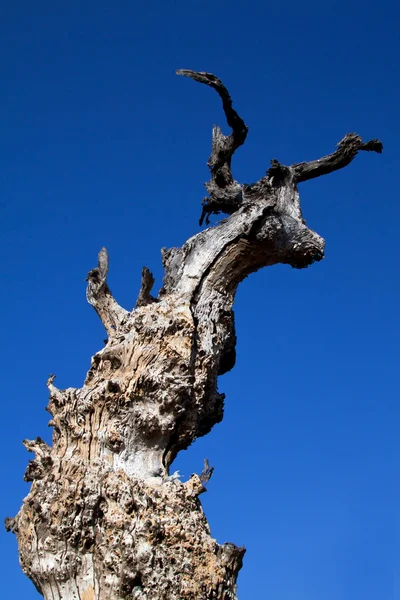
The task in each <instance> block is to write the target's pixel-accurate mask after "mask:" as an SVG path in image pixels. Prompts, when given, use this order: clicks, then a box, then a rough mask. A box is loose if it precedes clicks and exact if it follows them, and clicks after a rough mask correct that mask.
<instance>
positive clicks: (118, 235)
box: [0, 0, 400, 600]
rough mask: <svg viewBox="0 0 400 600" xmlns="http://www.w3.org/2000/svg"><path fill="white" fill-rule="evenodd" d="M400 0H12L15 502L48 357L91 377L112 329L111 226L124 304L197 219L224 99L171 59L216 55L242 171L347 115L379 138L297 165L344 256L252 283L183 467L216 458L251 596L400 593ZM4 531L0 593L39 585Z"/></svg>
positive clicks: (328, 599)
mask: <svg viewBox="0 0 400 600" xmlns="http://www.w3.org/2000/svg"><path fill="white" fill-rule="evenodd" d="M399 17H400V10H399V7H398V4H397V3H395V2H394V1H390V0H389V1H388V0H381V1H380V2H372V3H371V7H367V3H366V2H356V1H354V0H350V1H349V0H346V1H343V0H338V1H332V0H327V1H326V2H314V1H312V2H310V1H306V2H298V1H293V0H289V1H287V2H285V3H280V2H268V1H265V0H264V1H256V0H248V1H247V2H239V1H238V0H232V1H231V2H229V3H228V2H218V1H217V2H216V1H215V0H214V1H213V2H209V1H208V0H202V1H201V2H200V1H199V2H197V1H196V2H193V1H190V0H186V1H183V0H176V1H174V2H161V1H159V0H157V1H151V0H150V1H147V2H140V3H139V2H135V1H133V0H131V1H128V0H125V1H118V0H114V2H104V1H103V0H97V1H96V2H92V1H90V2H86V1H84V0H81V1H80V2H77V1H76V0H72V1H70V2H60V1H58V0H56V1H54V0H53V1H52V2H49V1H41V0H39V2H30V1H29V2H28V1H27V0H21V1H18V0H16V1H15V2H2V4H1V7H0V53H1V57H2V59H1V66H0V78H1V82H2V93H1V98H0V105H1V121H2V133H1V144H0V154H1V174H0V186H1V196H0V203H1V241H0V243H1V255H2V275H1V280H2V285H3V291H2V294H1V314H2V315H3V335H4V338H3V343H2V360H1V362H2V369H3V377H2V385H1V388H2V389H1V396H2V407H3V408H2V410H3V417H2V456H3V461H2V476H1V480H2V486H3V490H2V493H1V495H0V508H1V510H0V514H1V515H2V517H5V516H6V515H10V516H13V515H14V514H15V513H16V512H17V511H18V509H19V506H20V504H21V500H22V498H23V497H24V496H25V495H26V494H27V493H28V490H29V484H27V483H24V482H23V480H22V477H23V473H24V470H25V467H26V464H27V461H28V459H29V455H28V453H27V452H26V450H25V449H24V448H23V447H22V444H21V440H22V439H23V438H34V437H36V436H37V435H40V436H42V437H43V438H45V439H46V440H49V439H50V433H51V432H50V430H49V429H47V421H48V417H49V416H48V414H47V413H45V412H44V407H45V405H46V404H47V390H46V387H45V382H46V379H47V376H48V374H49V373H50V372H54V373H56V374H57V384H58V386H59V387H68V386H77V387H80V386H81V385H82V382H83V379H84V376H85V373H86V371H87V369H88V367H89V364H90V357H91V355H92V354H94V353H95V352H96V351H97V350H98V349H99V348H101V347H102V346H103V342H102V340H103V339H104V332H103V329H102V326H101V323H100V321H99V320H98V318H97V316H96V314H95V312H94V311H93V309H92V308H91V307H90V306H89V305H88V304H87V303H86V300H85V281H84V279H85V276H86V273H87V271H88V270H89V269H90V268H92V267H94V266H95V264H96V255H97V252H98V250H99V249H100V248H101V246H102V245H105V246H107V248H108V250H109V253H110V261H111V265H110V269H111V270H110V276H109V282H110V286H111V288H112V290H113V293H114V295H115V296H116V298H117V299H118V301H119V302H120V303H121V304H122V305H124V306H125V307H126V308H129V307H132V306H133V305H134V302H135V300H136V297H137V293H138V289H139V284H140V271H141V267H142V266H143V265H144V264H145V265H147V266H149V267H150V268H151V269H152V270H153V271H154V273H155V275H156V276H157V284H160V282H161V277H162V270H161V260H160V248H161V247H162V246H168V247H169V246H173V245H180V244H182V243H183V242H184V241H185V239H186V238H187V237H189V236H191V235H193V234H194V233H196V232H197V231H198V230H199V228H198V225H197V221H198V217H199V214H200V202H201V198H202V197H203V195H204V189H203V182H204V181H205V180H207V179H208V171H207V167H206V161H207V158H208V155H209V151H210V141H211V127H212V125H213V124H214V123H218V124H221V125H223V126H225V123H224V118H223V113H222V110H221V107H220V102H219V99H218V98H217V96H216V94H215V93H214V92H213V91H212V90H210V89H208V88H206V87H204V86H200V85H199V84H196V83H194V82H192V81H190V80H186V79H184V78H178V77H176V76H174V71H175V69H177V68H189V69H195V70H208V71H212V72H214V73H216V74H217V75H218V76H220V77H221V78H222V79H223V81H224V83H225V84H226V85H227V87H228V88H229V90H230V92H231V94H232V96H233V99H234V104H235V107H236V108H237V110H238V112H239V113H240V115H241V116H242V117H243V118H244V119H245V121H246V123H247V124H248V126H249V128H250V131H249V136H248V139H247V142H246V144H245V146H244V147H242V148H241V149H240V150H239V151H238V152H237V154H236V155H235V158H234V164H233V171H234V175H235V177H236V178H237V179H239V180H240V181H244V182H251V181H255V180H257V179H258V178H259V177H261V176H262V175H263V174H264V172H265V170H266V169H267V167H268V164H269V160H270V159H271V158H274V157H276V158H278V159H279V160H280V161H281V162H283V163H286V164H290V163H292V162H299V161H302V160H307V159H313V158H318V157H320V156H322V155H323V154H326V153H329V152H330V151H332V150H333V149H334V147H335V144H336V143H337V142H338V141H339V140H340V139H341V138H342V137H343V135H344V134H346V133H348V132H350V131H356V132H357V133H359V134H360V135H362V136H363V137H364V138H365V139H366V140H367V139H369V138H373V137H379V138H380V139H381V140H382V141H383V143H384V154H383V155H382V156H378V155H376V154H367V153H363V154H362V155H360V156H359V157H358V158H357V159H356V161H355V162H354V163H353V164H352V165H350V167H348V168H347V169H345V170H343V171H340V172H338V173H335V174H333V175H329V176H327V177H324V178H321V179H318V180H315V181H310V182H308V183H305V184H302V185H301V190H300V191H301V197H302V206H303V210H304V216H305V218H306V219H307V222H308V224H309V226H310V227H312V228H313V229H315V230H316V231H318V233H320V234H321V235H322V236H324V237H325V238H326V240H327V245H326V259H325V260H324V261H322V262H321V263H319V264H316V265H314V266H313V267H312V268H310V269H308V270H304V271H295V270H292V269H291V268H290V267H288V266H278V267H272V268H268V269H265V270H263V271H261V272H259V273H257V274H256V275H253V276H251V277H250V278H249V279H247V280H246V281H245V282H244V283H243V284H242V285H241V287H240V289H239V293H238V296H237V300H236V304H235V310H236V321H237V333H238V346H237V350H238V360H237V365H236V367H235V369H234V370H233V371H232V372H231V373H229V374H227V375H225V376H223V377H222V378H221V379H220V390H221V391H224V392H225V393H226V395H227V399H226V412H225V418H224V421H223V422H222V423H221V424H219V425H217V426H216V427H215V428H214V430H213V431H212V433H211V434H209V435H208V436H207V437H205V438H203V439H201V440H199V441H198V442H196V443H195V444H194V446H193V447H192V448H191V449H189V450H188V451H187V452H184V453H182V454H181V455H180V456H179V457H178V459H177V461H176V468H177V469H180V471H181V473H182V474H183V476H184V477H185V478H187V477H188V476H189V475H190V474H191V473H192V472H194V471H198V472H199V471H200V470H201V468H202V461H203V458H204V457H205V456H207V457H209V459H210V462H211V464H213V465H215V473H214V476H213V478H212V480H211V482H210V484H209V491H208V493H207V494H205V495H204V496H203V505H204V508H205V511H206V514H207V516H208V518H209V520H210V523H211V527H212V533H213V535H214V536H215V537H216V538H217V539H218V541H219V542H221V543H222V542H224V541H232V542H235V543H236V544H238V545H242V544H243V545H245V546H246V547H247V550H248V551H247V554H246V556H245V561H244V567H243V570H242V572H241V575H240V578H239V598H240V600H253V599H254V598H259V599H264V598H265V599H273V600H321V599H323V600H338V599H339V598H340V600H395V599H396V600H397V599H399V598H400V578H399V556H400V552H399V506H400V487H399V463H400V456H399V454H400V453H399V445H398V430H399V407H398V398H399V391H398V390H399V372H398V364H399V333H400V331H399V329H400V327H399V316H398V311H399V233H398V232H399V226H398V224H399V219H400V209H399V183H398V169H399V162H400V155H399V151H398V146H399V134H400V131H399V70H398V69H399V59H400V56H399V55H400V52H399V48H400V45H399V41H398V28H399V25H398V24H399ZM396 367H397V368H396ZM0 542H1V546H0V557H1V561H0V562H1V565H2V568H3V569H4V571H3V575H2V578H1V582H0V595H1V597H2V598H4V599H5V600H9V599H10V600H13V599H15V598H24V600H34V599H35V598H38V597H39V596H38V594H37V592H36V591H35V589H34V587H33V585H32V584H31V583H30V582H29V580H28V579H27V578H25V577H24V576H23V575H22V573H21V571H20V567H19V564H18V560H17V551H16V543H15V539H14V538H13V536H12V535H11V534H6V533H5V532H4V531H2V532H0Z"/></svg>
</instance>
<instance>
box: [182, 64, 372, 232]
mask: <svg viewBox="0 0 400 600" xmlns="http://www.w3.org/2000/svg"><path fill="white" fill-rule="evenodd" d="M177 74H178V75H184V76H185V77H190V78H191V79H194V80H195V81H198V82H200V83H204V84H206V85H208V86H210V87H212V88H214V89H215V90H216V91H217V93H218V94H219V96H220V97H221V99H222V106H223V109H224V112H225V116H226V120H227V123H228V125H229V126H230V127H231V128H232V133H231V134H230V135H229V136H225V135H223V133H222V132H221V129H220V128H219V127H214V128H213V141H212V152H211V156H210V158H209V161H208V166H209V168H210V172H211V180H210V181H209V182H208V183H206V184H205V185H206V188H207V191H208V193H209V195H210V197H209V198H204V199H203V211H202V214H201V217H200V225H202V223H203V220H204V218H205V220H206V223H207V224H208V223H209V215H210V214H212V213H214V214H219V213H220V212H223V213H226V214H229V215H231V214H232V213H234V212H235V211H236V210H238V209H239V208H240V206H242V205H243V202H246V200H247V198H248V197H249V194H250V192H251V191H254V190H255V191H256V192H257V194H258V195H259V193H260V190H261V189H262V188H263V189H264V191H265V192H267V191H268V190H267V188H268V187H269V186H273V187H276V186H281V185H282V184H283V183H284V182H285V181H286V182H289V180H290V181H291V182H292V183H293V184H295V185H296V184H297V183H301V182H302V181H307V180H308V179H314V178H315V177H320V176H321V175H327V174H328V173H332V172H333V171H337V170H338V169H342V168H343V167H346V166H347V165H348V164H350V163H351V161H352V160H353V159H354V158H355V157H356V156H357V154H358V152H359V151H367V152H377V153H379V154H380V153H381V152H382V149H383V145H382V142H380V141H379V140H377V139H373V140H370V141H369V142H366V143H364V142H363V141H362V139H361V137H360V136H359V135H357V134H355V133H349V134H347V135H346V136H345V137H344V138H343V139H342V141H341V142H339V144H338V148H337V150H336V151H335V152H333V153H332V154H328V155H327V156H324V157H322V158H320V159H318V160H313V161H310V162H303V163H298V164H294V165H292V166H291V167H287V166H285V165H282V164H281V163H279V162H278V161H277V160H276V159H273V160H272V161H271V167H270V168H269V170H268V171H267V176H266V177H263V178H261V179H260V180H259V181H258V182H256V183H254V184H251V185H250V186H248V185H246V186H243V185H241V184H240V183H239V182H237V181H235V180H234V179H233V176H232V172H231V160H232V156H233V154H234V152H235V150H236V149H237V148H238V147H239V146H241V145H242V144H243V143H244V141H245V139H246V137H247V132H248V128H247V126H246V125H245V123H244V121H243V119H242V118H241V117H239V115H238V114H237V112H236V111H235V110H234V109H233V107H232V99H231V97H230V95H229V92H228V90H227V89H226V87H225V86H224V85H223V83H222V81H221V80H220V79H219V78H218V77H216V76H215V75H213V74H212V73H204V72H197V71H190V70H188V69H180V70H179V71H177ZM265 184H267V186H266V187H265ZM244 191H245V195H246V200H245V198H244V193H243V192H244Z"/></svg>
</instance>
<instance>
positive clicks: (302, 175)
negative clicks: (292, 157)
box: [291, 133, 383, 183]
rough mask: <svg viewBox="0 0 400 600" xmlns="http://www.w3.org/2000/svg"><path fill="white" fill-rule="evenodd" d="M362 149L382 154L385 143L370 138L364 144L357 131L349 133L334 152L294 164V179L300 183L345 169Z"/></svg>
mask: <svg viewBox="0 0 400 600" xmlns="http://www.w3.org/2000/svg"><path fill="white" fill-rule="evenodd" d="M362 150H364V151H367V152H377V153H378V154H381V152H382V150H383V144H382V142H380V141H379V140H377V139H374V140H370V141H369V142H366V143H365V144H364V143H363V141H362V139H361V137H360V136H359V135H357V134H356V133H348V134H347V135H345V136H344V138H343V139H342V140H341V141H340V142H339V144H338V147H337V150H336V151H335V152H333V153H332V154H328V155H327V156H323V157H322V158H319V159H318V160H312V161H310V162H303V163H299V164H294V165H292V167H291V168H292V169H293V172H294V179H295V181H296V183H300V182H302V181H307V180H308V179H314V178H315V177H320V176H321V175H327V174H328V173H332V172H333V171H337V170H339V169H343V167H347V165H349V164H350V163H351V161H352V160H354V158H355V157H356V156H357V154H358V152H359V151H362Z"/></svg>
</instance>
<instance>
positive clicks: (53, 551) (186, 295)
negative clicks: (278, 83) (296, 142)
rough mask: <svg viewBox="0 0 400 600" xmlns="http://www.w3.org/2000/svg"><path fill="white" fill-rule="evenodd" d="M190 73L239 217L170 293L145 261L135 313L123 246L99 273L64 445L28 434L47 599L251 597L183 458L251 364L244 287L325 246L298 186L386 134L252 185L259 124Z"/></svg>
mask: <svg viewBox="0 0 400 600" xmlns="http://www.w3.org/2000/svg"><path fill="white" fill-rule="evenodd" d="M178 73H179V74H181V75H185V76H188V77H190V78H192V79H195V80H196V81H199V82H201V83H205V84H206V85H208V86H211V87H212V88H214V89H215V90H216V91H217V92H218V94H219V95H220V97H221V98H222V102H223V108H224V112H225V115H226V118H227V122H228V125H229V126H230V127H231V129H232V133H231V134H230V135H229V136H224V135H223V134H222V132H221V130H220V129H219V128H214V130H213V146H212V154H211V157H210V160H209V163H208V164H209V167H210V171H211V180H210V182H209V183H208V184H207V190H208V192H209V198H207V199H206V200H205V201H204V203H203V213H202V220H203V218H206V219H208V217H209V215H210V214H211V213H219V212H225V213H228V214H229V215H230V216H229V218H227V219H225V220H223V221H221V222H219V223H218V224H217V225H216V226H214V227H210V228H208V229H206V230H204V231H201V232H200V233H198V234H197V235H195V236H194V237H192V238H190V239H189V240H188V241H187V242H186V243H185V244H184V245H183V246H182V248H172V249H170V250H163V264H164V268H165V278H164V286H163V288H162V289H161V290H160V292H159V294H158V296H157V297H153V296H152V295H151V294H150V292H151V289H152V286H153V284H154V279H153V276H152V275H151V273H150V271H149V270H148V269H147V268H146V267H144V269H143V273H142V284H141V289H140V294H139V298H138V301H137V304H136V308H135V309H134V310H132V311H128V310H125V309H123V308H122V307H121V306H119V304H118V303H117V301H116V300H115V299H114V298H113V296H112V294H111V291H110V289H109V287H108V285H107V272H108V254H107V251H106V250H105V249H104V248H103V249H102V250H101V251H100V253H99V257H98V266H97V267H96V268H94V269H93V270H92V271H90V273H89V275H88V288H87V298H88V301H89V302H90V304H91V305H92V306H93V307H94V308H95V310H96V312H97V314H98V315H99V317H100V319H101V320H102V322H103V324H104V327H105V329H106V331H107V334H108V340H107V343H106V346H105V347H104V348H102V349H101V350H100V351H99V352H97V354H95V355H94V356H93V358H92V362H91V367H90V369H89V371H88V373H87V376H86V380H85V382H84V385H83V387H82V388H80V389H75V388H68V389H66V390H58V389H57V388H56V387H55V385H54V376H50V378H49V380H48V388H49V392H50V402H49V405H48V410H49V412H50V413H51V415H52V420H51V422H50V423H51V425H52V426H53V445H52V447H49V446H47V444H45V443H44V442H43V441H42V440H40V438H38V439H37V440H35V441H27V440H26V441H25V442H24V443H25V446H26V447H27V449H28V450H29V451H31V452H34V454H35V457H34V459H33V460H31V461H30V463H29V466H28V469H27V472H26V475H25V478H26V479H27V480H28V481H31V482H32V487H31V490H30V492H29V494H28V496H27V497H26V498H25V499H24V502H23V505H22V508H21V510H20V512H19V513H18V515H17V516H16V517H15V518H14V519H8V520H7V521H6V527H7V528H8V529H9V530H11V531H13V532H15V533H16V534H17V537H18V543H19V551H20V559H21V564H22V567H23V569H24V571H25V573H26V574H27V575H28V576H29V577H30V578H31V579H32V581H33V582H34V583H35V585H36V587H37V589H38V590H39V592H40V593H41V594H43V596H44V597H45V598H46V600H72V599H75V600H106V599H107V600H120V599H122V598H136V599H141V600H202V599H203V600H209V599H216V600H227V599H235V598H236V578H237V575H238V572H239V570H240V567H241V565H242V558H243V555H244V549H243V548H237V547H236V546H235V545H233V544H230V543H227V544H223V545H220V544H218V543H217V542H216V541H215V540H214V539H213V538H212V537H211V535H210V531H209V527H208V524H207V521H206V518H205V516H204V514H203V511H202V508H201V504H200V501H199V498H198V496H199V495H200V494H201V493H202V492H204V491H205V487H204V486H205V484H206V483H207V482H208V480H209V478H210V477H211V474H212V468H210V466H209V464H208V461H206V462H205V465H204V470H203V472H202V474H201V475H200V477H199V476H198V475H192V477H191V478H190V479H189V480H188V481H187V482H181V481H180V480H179V478H178V477H177V476H176V475H170V474H169V469H170V466H171V463H172V461H173V460H174V458H175V457H176V455H177V453H178V452H179V451H180V450H182V449H184V448H187V447H188V446H189V445H190V444H191V443H192V442H193V440H195V439H196V438H198V437H200V436H203V435H205V434H206V433H208V432H209V431H210V430H211V428H212V427H213V426H214V424H215V423H217V422H218V421H220V420H221V419H222V416H223V403H224V395H223V394H220V393H219V392H218V387H217V378H218V375H220V374H222V373H225V372H226V371H229V370H230V369H231V368H232V367H233V366H234V364H235V345H236V336H235V326H234V315H233V311H232V305H233V300H234V295H235V292H236V288H237V286H238V284H239V283H240V281H241V280H242V279H243V278H244V277H246V276H247V275H248V274H250V273H252V272H253V271H256V270H257V269H259V268H261V267H265V266H269V265H273V264H276V263H285V264H288V265H291V266H292V267H294V268H304V267H308V266H309V265H311V264H312V263H313V262H315V261H319V260H321V259H322V258H323V254H324V240H323V239H322V238H321V237H320V236H319V235H318V234H317V233H315V232H314V231H312V230H310V229H308V228H307V226H306V223H305V221H304V219H303V216H302V213H301V209H300V201H299V193H298V189H297V184H298V183H299V182H302V181H306V180H307V179H311V178H313V177H318V176H319V175H323V174H326V173H329V172H331V171H334V170H336V169H340V168H342V167H344V166H346V165H347V164H349V162H351V160H353V159H354V157H355V156H356V154H357V152H358V151H360V150H367V151H371V150H372V151H375V152H381V150H382V144H381V143H380V142H379V141H377V140H372V141H371V142H367V143H363V142H362V140H361V138H360V137H359V136H356V135H355V134H349V135H347V136H346V137H345V138H344V139H343V140H342V142H340V144H339V146H338V149H337V150H336V152H334V153H333V154H331V155H329V156H326V157H323V158H321V159H319V160H316V161H312V162H308V163H301V164H295V165H292V166H284V165H281V164H280V163H279V162H278V161H277V160H273V161H271V167H270V169H269V170H268V172H267V174H266V175H265V176H264V177H262V178H261V179H260V180H259V181H257V182H256V183H254V184H252V185H241V184H239V183H238V182H237V181H235V180H234V179H233V176H232V173H231V158H232V155H233V153H234V152H235V150H236V149H237V148H238V147H239V146H240V145H241V144H243V142H244V141H245V139H246V135H247V127H246V125H245V124H244V122H243V120H242V119H241V118H240V117H239V115H238V114H237V113H236V111H235V110H234V109H233V108H232V101H231V98H230V96H229V93H228V91H227V89H226V88H225V87H224V86H223V84H222V82H221V81H220V80H219V79H218V78H217V77H215V76H214V75H212V74H210V73H196V72H193V71H187V70H181V71H179V72H178Z"/></svg>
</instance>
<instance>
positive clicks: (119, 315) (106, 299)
mask: <svg viewBox="0 0 400 600" xmlns="http://www.w3.org/2000/svg"><path fill="white" fill-rule="evenodd" d="M107 272H108V252H107V250H106V248H102V249H101V250H100V252H99V255H98V266H97V268H95V269H92V270H91V271H89V273H88V276H87V279H86V281H87V282H88V286H87V290H86V297H87V301H88V302H89V304H91V305H92V306H93V307H94V309H95V311H96V312H97V314H98V315H99V317H100V319H101V321H102V323H103V325H104V327H105V329H106V331H107V333H108V335H109V336H110V337H111V336H113V335H115V334H116V333H117V331H118V329H119V328H120V325H121V323H122V321H123V320H124V318H126V317H127V315H128V314H129V313H128V311H127V310H125V309H124V308H122V307H121V306H120V305H119V304H118V302H116V300H114V298H113V296H112V294H111V291H110V288H109V287H108V285H107V281H106V278H107Z"/></svg>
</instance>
